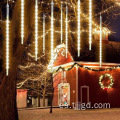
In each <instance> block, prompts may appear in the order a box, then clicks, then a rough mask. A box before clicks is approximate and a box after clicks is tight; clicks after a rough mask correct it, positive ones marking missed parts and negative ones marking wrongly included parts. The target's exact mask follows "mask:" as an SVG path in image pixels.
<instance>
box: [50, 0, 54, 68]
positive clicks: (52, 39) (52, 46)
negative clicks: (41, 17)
mask: <svg viewBox="0 0 120 120" xmlns="http://www.w3.org/2000/svg"><path fill="white" fill-rule="evenodd" d="M53 13H54V2H53V1H52V2H51V60H52V63H51V64H52V65H51V66H52V70H53V61H54V59H53V58H54V53H53V49H54V17H53Z"/></svg>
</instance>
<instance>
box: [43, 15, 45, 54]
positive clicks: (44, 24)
mask: <svg viewBox="0 0 120 120" xmlns="http://www.w3.org/2000/svg"><path fill="white" fill-rule="evenodd" d="M43 53H45V15H44V14H43Z"/></svg>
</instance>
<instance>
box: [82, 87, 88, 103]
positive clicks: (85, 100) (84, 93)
mask: <svg viewBox="0 0 120 120" xmlns="http://www.w3.org/2000/svg"><path fill="white" fill-rule="evenodd" d="M81 103H89V86H81Z"/></svg>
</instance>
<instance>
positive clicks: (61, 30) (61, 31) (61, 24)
mask: <svg viewBox="0 0 120 120" xmlns="http://www.w3.org/2000/svg"><path fill="white" fill-rule="evenodd" d="M62 42H63V13H62V4H61V44H62Z"/></svg>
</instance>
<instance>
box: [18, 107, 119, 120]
mask: <svg viewBox="0 0 120 120" xmlns="http://www.w3.org/2000/svg"><path fill="white" fill-rule="evenodd" d="M18 114H19V120H120V109H101V110H100V109H99V110H98V109H97V110H85V111H76V110H73V109H60V108H54V109H53V113H52V114H50V113H49V109H34V110H18Z"/></svg>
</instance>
